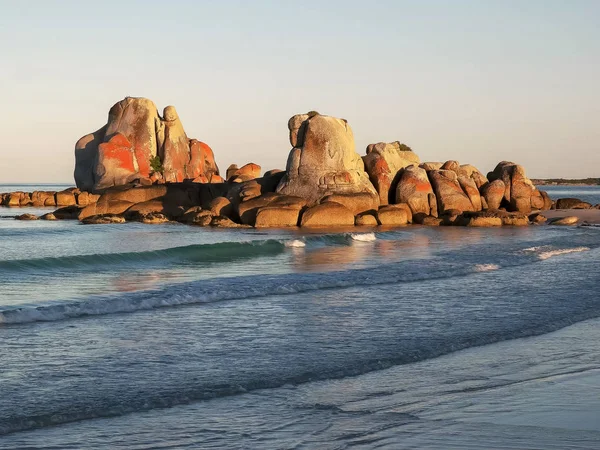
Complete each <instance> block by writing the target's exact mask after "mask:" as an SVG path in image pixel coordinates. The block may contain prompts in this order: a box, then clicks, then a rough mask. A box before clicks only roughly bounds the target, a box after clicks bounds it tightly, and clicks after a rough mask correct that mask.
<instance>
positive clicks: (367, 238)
mask: <svg viewBox="0 0 600 450" xmlns="http://www.w3.org/2000/svg"><path fill="white" fill-rule="evenodd" d="M350 238H351V239H352V240H353V241H360V242H373V241H375V240H377V237H376V236H375V233H350Z"/></svg>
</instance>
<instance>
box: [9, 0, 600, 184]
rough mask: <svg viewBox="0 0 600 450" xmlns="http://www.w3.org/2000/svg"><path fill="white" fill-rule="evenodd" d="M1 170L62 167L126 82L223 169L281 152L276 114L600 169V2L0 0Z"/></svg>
mask: <svg viewBox="0 0 600 450" xmlns="http://www.w3.org/2000/svg"><path fill="white" fill-rule="evenodd" d="M0 11H1V14H0V102H1V104H2V107H1V108H0V139H1V141H0V142H1V143H0V183H26V182H28V183H35V182H66V183H72V182H73V168H74V146H75V142H76V141H77V140H78V139H79V138H80V137H81V136H83V135H85V134H88V133H90V132H92V131H95V130H97V129H98V128H100V127H101V126H103V125H104V124H105V123H106V119H107V115H108V110H109V109H110V107H111V106H112V105H113V104H114V103H116V102H117V101H119V100H121V99H122V98H124V97H126V96H138V97H147V98H150V99H152V100H153V101H154V102H155V103H156V104H157V106H158V108H159V110H160V111H162V109H163V108H164V107H165V106H167V105H174V106H175V107H176V108H177V111H178V112H179V116H180V118H181V120H182V123H183V126H184V128H185V130H186V133H187V135H188V136H189V137H190V138H197V139H199V140H201V141H204V142H206V143H207V144H209V145H210V146H211V147H212V148H213V150H214V152H215V156H216V160H217V163H218V165H219V167H220V168H221V170H222V171H223V172H224V171H225V169H226V168H227V166H228V165H229V164H231V163H236V164H238V165H242V164H245V163H247V162H255V163H257V164H260V165H261V166H262V167H263V171H266V170H269V169H273V168H280V169H283V168H285V162H286V159H287V156H288V153H289V151H290V147H291V146H290V143H289V140H288V130H287V121H288V119H289V118H290V117H291V116H292V115H294V114H298V113H304V112H307V111H310V110H316V111H319V112H320V113H322V114H327V115H331V116H335V117H341V118H345V119H347V120H348V122H349V124H350V125H351V126H352V129H353V131H354V136H355V140H356V150H357V152H358V153H360V154H361V155H364V152H365V148H366V146H367V145H368V144H370V143H375V142H382V141H384V142H391V141H396V140H398V141H401V142H403V143H405V144H407V145H409V146H410V147H411V148H412V149H413V150H414V151H415V152H416V153H417V154H418V155H419V156H420V157H421V160H422V161H446V160H450V159H455V160H458V161H459V162H460V163H470V164H474V165H475V166H477V167H478V168H479V169H480V170H481V171H483V172H484V173H486V172H488V171H490V170H492V169H493V168H494V166H495V165H496V163H497V162H499V161H501V160H511V161H514V162H516V163H519V164H522V165H524V166H525V168H526V170H527V174H528V175H529V176H530V177H532V178H543V177H568V178H583V177H600V123H599V122H600V120H599V119H600V26H599V24H600V1H596V0H589V1H587V0H562V1H557V0H527V1H523V0H496V1H487V0H445V1H442V0H437V1H436V0H421V1H417V0H414V1H401V0H396V1H386V0H379V1H377V0H372V1H370V2H369V1H364V0H360V1H353V0H345V1H337V0H327V1H324V0H321V1H312V0H304V1H302V2H299V1H288V0H274V1H266V0H265V1H260V0H255V1H233V0H231V1H229V0H220V1H201V0H197V1H192V0H190V1H177V0H170V1H165V0H163V1H160V2H158V1H150V0H145V1H141V0H140V1H128V0H120V1H112V0H104V1H101V2H100V1H95V2H92V1H81V0H78V1H67V0H65V1H53V0H43V1H34V0H30V1H22V2H20V1H19V2H17V1H14V0H10V1H9V0H0Z"/></svg>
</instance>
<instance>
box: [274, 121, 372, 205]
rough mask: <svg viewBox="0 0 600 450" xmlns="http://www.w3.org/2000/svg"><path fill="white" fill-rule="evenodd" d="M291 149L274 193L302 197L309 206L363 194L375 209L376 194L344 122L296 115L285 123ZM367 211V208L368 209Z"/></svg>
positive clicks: (348, 127) (350, 131)
mask: <svg viewBox="0 0 600 450" xmlns="http://www.w3.org/2000/svg"><path fill="white" fill-rule="evenodd" d="M288 128H289V131H290V143H291V145H292V147H293V148H292V150H291V152H290V154H289V157H288V161H287V166H286V172H285V175H284V176H283V178H282V180H281V182H280V183H279V186H278V187H277V192H278V193H281V194H285V195H293V196H297V197H302V198H304V199H306V200H307V202H308V204H309V205H316V204H317V203H319V201H320V200H321V199H322V198H323V197H326V196H328V195H332V194H346V195H347V194H366V195H367V196H368V197H370V199H371V205H370V207H371V208H372V209H377V206H378V205H379V194H378V193H377V191H376V190H375V188H374V187H373V184H371V181H370V180H369V176H368V175H367V173H366V172H365V167H364V163H363V160H362V158H361V157H360V155H358V153H356V151H355V144H354V135H353V133H352V128H350V125H348V122H347V121H346V120H344V119H337V118H335V117H329V116H323V115H321V114H319V113H309V114H299V115H296V116H293V117H292V118H291V119H290V120H289V122H288ZM371 208H370V209H371Z"/></svg>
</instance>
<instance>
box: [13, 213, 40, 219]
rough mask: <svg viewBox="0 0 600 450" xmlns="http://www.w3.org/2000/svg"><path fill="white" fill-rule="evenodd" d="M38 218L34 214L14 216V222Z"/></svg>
mask: <svg viewBox="0 0 600 450" xmlns="http://www.w3.org/2000/svg"><path fill="white" fill-rule="evenodd" d="M38 219H39V217H38V216H36V215H35V214H21V215H20V216H16V217H15V220H38Z"/></svg>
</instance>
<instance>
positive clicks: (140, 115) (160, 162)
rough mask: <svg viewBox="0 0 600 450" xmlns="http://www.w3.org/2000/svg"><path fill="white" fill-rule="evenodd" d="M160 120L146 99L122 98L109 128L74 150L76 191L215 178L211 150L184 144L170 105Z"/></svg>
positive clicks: (193, 142) (112, 111)
mask: <svg viewBox="0 0 600 450" xmlns="http://www.w3.org/2000/svg"><path fill="white" fill-rule="evenodd" d="M163 116H164V117H161V116H160V115H159V114H158V110H157V108H156V105H155V104H154V103H153V102H152V101H151V100H148V99H145V98H133V97H127V98H125V99H124V100H121V101H120V102H117V103H116V104H115V105H113V107H112V108H111V109H110V112H109V114H108V123H107V124H106V125H105V126H104V127H102V128H101V129H99V130H98V131H96V132H95V133H92V134H88V135H86V136H84V137H83V138H81V139H80V140H79V141H77V144H76V145H75V172H74V175H75V182H76V184H77V187H78V188H80V189H81V190H83V191H89V192H96V191H103V190H105V189H107V188H109V187H113V186H119V185H123V184H127V183H130V182H132V181H134V180H138V179H145V180H147V182H152V181H153V180H154V181H158V180H161V181H162V182H164V181H166V182H180V181H183V180H184V179H186V178H189V179H194V180H196V179H199V180H198V181H203V182H209V181H214V180H215V179H217V178H218V177H217V176H218V174H219V170H218V167H217V166H216V164H215V162H214V155H213V153H212V150H211V149H210V147H208V146H207V145H206V144H203V143H201V142H200V141H196V140H189V139H188V137H187V135H186V133H185V131H184V129H183V125H182V123H181V120H180V119H179V116H178V115H177V111H176V110H175V108H174V107H173V106H167V107H166V108H165V109H164V112H163Z"/></svg>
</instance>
